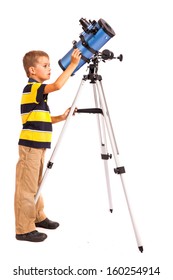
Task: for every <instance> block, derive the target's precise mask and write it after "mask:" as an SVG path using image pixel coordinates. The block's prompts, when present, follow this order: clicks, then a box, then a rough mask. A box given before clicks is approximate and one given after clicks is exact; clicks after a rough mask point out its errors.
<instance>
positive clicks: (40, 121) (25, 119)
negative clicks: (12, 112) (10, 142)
mask: <svg viewBox="0 0 173 280" xmlns="http://www.w3.org/2000/svg"><path fill="white" fill-rule="evenodd" d="M44 87H45V84H41V83H38V82H37V81H35V80H33V79H29V81H28V84H27V85H26V86H25V88H24V90H23V94H22V99H21V118H22V125H23V128H22V131H21V134H20V139H19V145H23V146H28V147H33V148H50V146H51V137H52V122H51V116H50V110H49V106H48V104H47V99H48V95H47V94H43V92H44Z"/></svg>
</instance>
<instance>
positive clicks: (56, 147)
mask: <svg viewBox="0 0 173 280" xmlns="http://www.w3.org/2000/svg"><path fill="white" fill-rule="evenodd" d="M84 82H85V80H84V79H82V81H81V84H80V86H79V89H78V91H77V94H76V96H75V99H74V101H73V104H72V105H71V110H70V112H69V115H68V117H67V119H66V121H65V123H64V126H63V128H62V130H61V133H60V135H59V138H58V141H57V143H56V145H55V148H54V150H53V153H52V155H51V157H50V160H49V162H48V164H47V168H46V170H45V172H44V175H43V178H42V180H41V184H40V186H39V189H38V192H37V194H36V196H35V203H36V202H37V200H38V198H39V196H40V193H41V190H42V188H43V186H44V183H45V180H46V178H47V175H48V173H49V171H50V169H51V168H52V166H53V163H54V158H55V155H56V153H57V151H58V148H59V146H60V144H61V142H62V139H63V136H64V134H65V131H66V129H67V126H68V124H69V122H70V119H71V116H72V115H73V112H74V110H75V107H76V102H77V99H78V97H79V94H80V91H81V88H82V86H83V84H84Z"/></svg>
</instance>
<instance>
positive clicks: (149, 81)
mask: <svg viewBox="0 0 173 280" xmlns="http://www.w3.org/2000/svg"><path fill="white" fill-rule="evenodd" d="M171 2H172V1H169V0H164V1H161V0H157V1H156V0H151V1H149V0H147V1H146V0H145V1H142V0H141V1H137V0H131V1H128V0H122V1H120V0H117V1H116V0H115V1H110V0H107V1H97V0H95V1H91V0H87V1H78V0H74V1H54V0H50V1H47V0H46V1H45V0H36V1H35V0H34V1H33V0H30V1H28V2H26V1H19V0H16V1H12V0H11V1H10V0H7V1H5V2H4V3H3V4H2V2H1V4H0V26H1V34H0V36H1V43H0V46H1V59H0V63H1V65H0V66H1V67H0V72H1V73H0V77H1V140H0V141H1V160H0V174H1V175H0V213H1V222H0V237H1V238H0V252H1V253H0V255H1V271H0V273H1V275H3V276H4V279H16V278H17V279H18V278H19V279H26V278H27V277H26V276H20V277H19V276H18V277H17V276H13V269H15V268H17V267H18V266H21V267H22V268H30V267H31V266H32V267H37V268H53V267H57V268H67V267H68V266H71V267H72V268H74V269H77V268H96V269H98V275H97V276H82V279H92V278H93V279H112V278H113V277H115V276H110V275H107V270H106V269H107V267H109V266H110V267H111V268H114V267H117V266H122V267H126V266H129V267H131V266H134V267H136V268H137V267H139V266H141V267H144V266H145V267H153V269H154V268H156V267H158V266H159V267H160V271H161V274H160V275H159V276H158V275H157V274H155V275H153V276H149V275H145V276H142V275H141V276H140V275H138V276H137V275H136V276H116V279H128V278H130V279H141V280H142V279H153V280H154V279H162V280H163V279H170V276H171V275H172V272H171V269H172V268H171V265H172V260H171V259H172V256H171V253H172V249H173V246H172V234H173V232H172V210H173V207H172V184H173V176H172V158H173V148H172V142H173V136H172V135H173V134H172V116H173V113H172V98H171V95H172V91H173V84H172V65H173V54H172V50H173V40H172V27H173V19H172V3H171ZM82 17H84V18H86V19H87V20H89V19H91V20H96V21H98V20H99V19H100V18H103V19H104V20H106V21H107V22H108V23H109V25H110V26H111V27H112V28H113V29H114V31H115V33H116V36H115V37H113V38H112V39H111V40H110V41H109V42H108V43H107V44H106V46H105V47H103V49H105V48H108V49H110V50H111V51H113V53H114V55H115V56H117V55H119V54H120V53H122V54H123V56H124V60H123V62H121V63H120V62H119V61H117V60H112V61H107V62H106V63H103V62H101V63H100V65H99V74H101V75H102V77H103V87H104V91H105V95H106V99H107V103H108V107H109V112H110V116H111V120H112V123H113V128H114V132H115V136H116V140H117V143H118V147H119V151H120V160H121V162H122V165H124V166H125V168H126V174H125V183H126V189H127V192H128V198H129V200H130V203H131V210H132V213H133V215H134V219H135V221H136V226H137V228H138V230H139V235H140V237H141V240H142V244H143V247H144V252H143V253H142V254H141V253H140V252H139V250H138V247H137V243H136V239H135V236H134V232H133V228H132V224H131V221H130V216H129V212H128V209H127V204H126V201H125V199H124V194H123V189H122V185H121V181H120V178H119V176H117V175H115V174H114V172H113V168H115V164H114V161H113V160H110V161H109V162H108V164H109V167H110V178H111V189H112V199H113V205H114V211H113V213H112V214H111V213H110V212H109V205H108V199H107V190H106V182H105V174H104V168H103V162H102V161H101V160H100V142H99V137H98V131H97V122H96V118H95V116H94V115H85V114H83V115H82V114H80V115H79V114H78V115H76V116H75V117H73V118H72V120H71V122H70V125H69V128H68V129H67V130H66V134H65V137H64V140H63V143H62V145H61V148H60V150H59V152H58V154H57V155H56V160H55V163H54V167H53V169H52V170H51V171H50V173H49V176H48V177H47V181H46V183H45V186H44V189H43V191H42V193H43V195H44V200H45V211H46V213H47V216H48V217H49V218H50V219H52V220H57V221H59V223H60V227H59V229H57V230H55V231H47V230H43V231H44V232H46V233H47V234H48V238H47V240H45V241H44V242H43V243H40V244H33V243H29V242H28V243H27V242H19V241H17V240H16V239H15V227H14V210H13V199H14V188H15V166H16V162H17V159H18V146H17V142H18V137H19V133H20V129H21V120H20V98H21V93H22V89H23V87H24V85H25V84H26V82H27V78H26V75H25V73H24V70H23V66H22V58H23V55H24V54H25V53H26V52H27V51H30V50H33V49H41V50H44V51H46V52H47V53H49V55H50V61H51V68H52V76H51V81H54V80H55V79H56V78H57V77H58V76H59V75H60V73H61V69H60V67H59V66H58V60H59V59H60V58H62V57H63V56H64V55H65V54H66V52H67V51H69V50H70V49H71V47H72V41H73V40H76V41H78V40H79V34H80V33H81V32H82V27H81V26H80V25H79V19H80V18H82ZM86 71H87V65H86V64H85V65H84V66H83V67H82V68H81V69H80V70H79V71H78V72H77V73H76V75H75V76H74V77H72V78H70V79H69V81H68V82H67V84H66V85H65V86H64V87H63V89H61V91H59V92H55V93H52V94H51V95H50V96H49V105H50V109H51V112H52V115H59V114H61V113H63V112H64V111H65V109H66V108H68V107H69V106H71V104H72V102H73V99H74V97H75V95H76V92H77V90H78V87H79V85H80V82H81V79H82V77H83V75H84V74H86V73H87V72H86ZM76 105H77V107H78V108H83V107H88V106H89V107H93V97H92V86H91V85H90V84H88V83H87V82H86V86H85V85H84V89H83V91H82V95H81V96H80V100H79V102H78V104H76ZM62 125H63V124H57V125H55V126H54V133H53V141H52V150H53V147H54V145H55V143H56V141H57V140H58V135H59V133H60V131H61V128H62ZM52 150H48V151H47V154H46V161H47V160H48V159H49V158H50V156H51V153H52ZM109 152H110V153H111V150H109ZM101 269H102V270H103V272H102V273H101V272H100V270H101ZM32 277H33V279H44V278H45V279H49V278H50V279H55V277H58V276H54V278H53V277H51V276H49V277H48V276H47V277H46V276H45V277H43V276H32ZM66 277H67V278H68V277H69V278H71V276H66ZM28 279H29V278H28ZM73 279H79V276H73Z"/></svg>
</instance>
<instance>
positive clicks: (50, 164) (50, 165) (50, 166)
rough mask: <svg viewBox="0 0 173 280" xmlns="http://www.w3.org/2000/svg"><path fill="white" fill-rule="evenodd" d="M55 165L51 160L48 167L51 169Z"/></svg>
mask: <svg viewBox="0 0 173 280" xmlns="http://www.w3.org/2000/svg"><path fill="white" fill-rule="evenodd" d="M52 166H53V162H51V161H49V162H48V164H47V168H49V169H51V168H52Z"/></svg>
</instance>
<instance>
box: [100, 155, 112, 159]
mask: <svg viewBox="0 0 173 280" xmlns="http://www.w3.org/2000/svg"><path fill="white" fill-rule="evenodd" d="M101 158H102V159H104V160H108V159H110V158H112V155H111V154H101Z"/></svg>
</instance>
